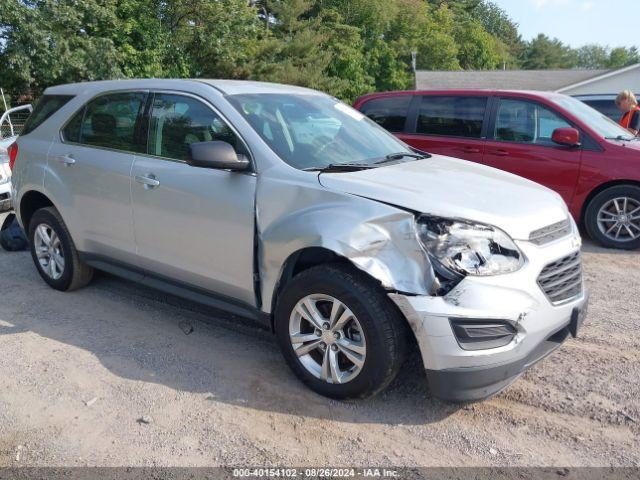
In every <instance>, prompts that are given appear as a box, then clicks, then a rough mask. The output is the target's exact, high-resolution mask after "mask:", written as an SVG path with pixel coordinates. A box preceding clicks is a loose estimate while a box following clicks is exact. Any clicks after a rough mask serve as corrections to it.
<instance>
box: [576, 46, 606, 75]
mask: <svg viewBox="0 0 640 480" xmlns="http://www.w3.org/2000/svg"><path fill="white" fill-rule="evenodd" d="M576 55H577V66H578V67H580V68H589V69H591V68H592V69H596V68H606V66H607V64H608V62H609V51H608V49H607V48H606V47H602V46H600V45H595V44H590V45H584V46H583V47H580V48H578V49H577V50H576Z"/></svg>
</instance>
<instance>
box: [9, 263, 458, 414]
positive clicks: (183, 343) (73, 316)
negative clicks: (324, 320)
mask: <svg viewBox="0 0 640 480" xmlns="http://www.w3.org/2000/svg"><path fill="white" fill-rule="evenodd" d="M8 255H9V254H4V253H0V264H1V265H2V266H3V267H5V265H6V264H7V261H8V260H9V258H7V257H8ZM11 257H12V258H11V259H10V261H9V262H8V263H9V268H3V270H4V274H3V275H2V279H1V280H0V288H2V289H3V295H2V296H3V299H2V302H1V303H0V338H1V337H2V336H3V335H15V334H19V333H21V332H33V333H35V334H37V335H40V336H42V337H46V338H49V339H53V340H55V341H57V342H62V343H64V344H67V345H71V346H73V347H77V348H80V349H83V350H85V351H88V352H90V353H92V354H93V355H95V357H96V358H97V359H98V360H99V362H100V364H101V365H102V366H104V368H105V369H106V370H107V371H106V372H105V371H96V375H100V376H101V377H104V379H105V382H106V383H107V384H108V383H109V381H110V380H109V379H110V377H111V375H115V376H117V377H120V378H121V379H127V380H134V381H138V382H152V383H156V384H161V385H165V386H167V387H169V388H171V389H174V390H177V391H184V392H191V393H196V394H202V402H205V404H206V403H209V402H212V403H215V402H223V403H227V404H233V405H238V406H242V407H243V408H252V409H257V410H262V411H270V412H275V413H282V414H289V415H299V416H305V417H307V416H309V417H315V418H320V419H322V418H326V419H332V420H337V421H342V422H348V423H383V424H392V425H398V424H411V425H413V424H415V425H422V424H428V423H433V422H438V421H440V420H442V419H444V418H446V417H448V416H449V415H452V414H453V413H455V412H456V411H458V410H459V409H460V408H461V407H460V406H459V405H455V404H449V403H445V402H441V401H439V400H437V399H434V398H432V397H431V396H430V394H429V390H428V387H427V381H426V377H425V374H424V370H423V367H422V363H421V360H420V357H419V355H418V354H417V353H414V354H413V355H411V357H410V358H409V359H408V360H407V362H406V364H405V365H404V367H403V369H402V371H401V372H400V374H399V376H398V377H397V379H396V380H395V381H394V382H393V383H392V385H391V386H390V387H389V388H387V389H386V390H385V391H384V392H382V393H381V394H380V395H378V396H377V397H375V398H373V399H368V400H363V401H353V402H341V401H334V400H330V399H326V398H324V397H321V396H319V395H317V394H315V393H313V392H312V391H310V390H309V389H307V388H306V387H305V386H304V385H302V384H301V383H300V382H299V381H298V380H297V379H296V377H295V376H294V375H293V373H292V372H291V371H290V370H289V368H288V367H287V365H286V364H285V362H284V360H283V358H282V357H281V355H280V352H279V351H278V347H277V345H276V342H275V339H274V338H273V337H272V335H271V333H270V332H268V331H266V330H264V329H261V328H259V327H257V326H255V325H253V324H251V323H250V322H249V321H247V320H244V319H238V318H233V317H232V316H230V315H228V314H226V313H221V312H218V311H214V310H212V309H210V308H208V307H203V306H201V305H199V304H195V303H193V302H189V301H186V300H182V299H180V298H177V297H172V296H170V295H166V294H164V293H160V292H157V291H155V290H152V289H149V288H147V287H144V286H141V285H138V284H134V283H131V282H128V281H125V280H121V279H119V278H116V277H113V276H110V275H107V274H98V275H97V276H96V278H95V279H94V282H93V283H92V284H91V285H89V286H88V287H87V288H85V289H82V290H80V291H77V292H72V293H61V292H57V291H54V290H52V289H50V288H49V287H48V286H46V285H45V284H44V283H43V282H42V280H41V279H40V278H39V277H38V275H37V273H36V271H35V269H34V268H33V265H32V264H31V259H30V258H29V256H28V254H26V253H21V254H11ZM18 260H19V261H18ZM16 292H22V293H21V294H16ZM25 292H27V293H25ZM8 325H10V326H8ZM73 359H74V356H73V349H70V357H69V361H73ZM96 370H101V369H100V368H98V367H96ZM116 380H117V379H116ZM111 381H113V379H112V380H111ZM95 394H96V396H99V395H100V394H101V392H96V393H95ZM106 395H108V393H107V394H106ZM194 408H196V407H195V406H194Z"/></svg>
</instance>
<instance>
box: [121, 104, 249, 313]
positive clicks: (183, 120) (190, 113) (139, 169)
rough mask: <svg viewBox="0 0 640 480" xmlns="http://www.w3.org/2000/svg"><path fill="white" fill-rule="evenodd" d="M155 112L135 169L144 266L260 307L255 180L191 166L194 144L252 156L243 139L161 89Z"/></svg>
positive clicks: (202, 108)
mask: <svg viewBox="0 0 640 480" xmlns="http://www.w3.org/2000/svg"><path fill="white" fill-rule="evenodd" d="M149 115H150V118H149V134H148V141H147V153H146V154H145V155H136V157H135V161H134V165H133V169H132V172H131V178H132V187H131V191H132V198H133V220H134V230H135V238H136V245H137V252H138V255H139V263H140V266H142V267H143V268H144V269H145V270H148V271H150V272H152V273H155V274H157V275H160V276H161V277H165V278H167V279H170V280H173V281H177V282H180V283H183V284H186V285H188V286H193V287H199V288H201V289H204V290H207V291H211V292H216V293H219V294H222V295H224V296H227V297H231V298H233V299H236V300H240V301H243V302H245V303H248V304H250V305H252V306H255V292H254V283H253V267H254V217H255V211H254V197H255V188H256V177H255V175H254V174H252V173H244V172H230V171H226V170H216V169H210V168H199V167H192V166H190V165H188V164H187V163H186V159H187V158H188V157H189V145H190V144H191V143H194V142H204V141H211V140H221V141H225V142H228V143H230V144H232V145H233V146H234V147H235V148H236V151H237V152H238V153H241V154H248V151H247V149H246V147H245V145H244V143H243V142H242V140H241V139H240V138H238V136H237V135H236V134H235V133H234V131H233V130H232V129H231V128H230V127H229V125H228V124H227V123H226V121H225V120H224V119H223V118H222V117H221V116H220V115H219V114H218V113H216V112H215V111H214V110H213V108H212V107H211V106H210V105H208V104H206V103H205V102H204V101H202V100H200V99H198V98H195V97H192V96H187V95H184V94H173V93H156V94H155V96H154V99H153V103H152V108H151V111H150V114H149Z"/></svg>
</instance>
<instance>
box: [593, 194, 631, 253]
mask: <svg viewBox="0 0 640 480" xmlns="http://www.w3.org/2000/svg"><path fill="white" fill-rule="evenodd" d="M585 228H586V229H587V233H588V234H589V236H590V237H591V238H592V239H593V240H595V241H596V242H598V243H600V244H601V245H603V246H605V247H609V248H621V249H625V250H632V249H636V248H638V247H640V187H636V186H633V185H619V186H615V187H611V188H608V189H606V190H604V191H602V192H600V193H599V194H597V195H596V196H595V197H594V198H593V199H592V200H591V202H590V203H589V206H588V207H587V211H586V214H585Z"/></svg>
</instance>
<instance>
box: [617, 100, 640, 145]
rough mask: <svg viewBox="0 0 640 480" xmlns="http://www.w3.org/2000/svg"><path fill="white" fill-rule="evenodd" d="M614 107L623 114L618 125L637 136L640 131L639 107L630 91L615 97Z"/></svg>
mask: <svg viewBox="0 0 640 480" xmlns="http://www.w3.org/2000/svg"><path fill="white" fill-rule="evenodd" d="M616 105H617V107H618V108H619V109H620V110H622V111H623V112H624V114H623V115H622V118H621V119H620V122H619V123H620V125H622V126H623V127H624V128H626V129H627V130H629V131H630V132H631V133H633V135H634V136H637V135H638V131H640V107H639V106H638V100H636V96H635V95H634V94H633V92H632V91H631V90H624V91H623V92H620V93H619V94H618V96H617V97H616Z"/></svg>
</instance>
